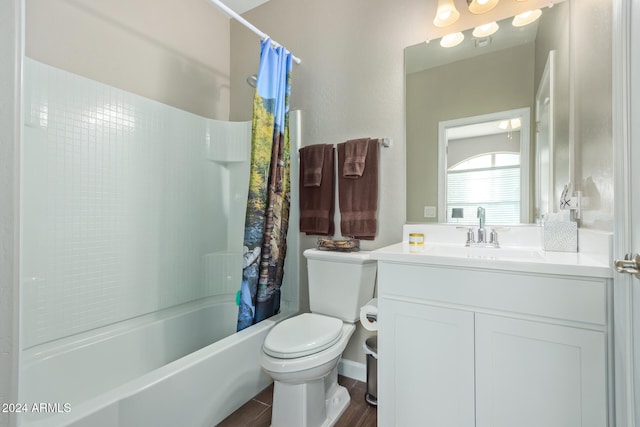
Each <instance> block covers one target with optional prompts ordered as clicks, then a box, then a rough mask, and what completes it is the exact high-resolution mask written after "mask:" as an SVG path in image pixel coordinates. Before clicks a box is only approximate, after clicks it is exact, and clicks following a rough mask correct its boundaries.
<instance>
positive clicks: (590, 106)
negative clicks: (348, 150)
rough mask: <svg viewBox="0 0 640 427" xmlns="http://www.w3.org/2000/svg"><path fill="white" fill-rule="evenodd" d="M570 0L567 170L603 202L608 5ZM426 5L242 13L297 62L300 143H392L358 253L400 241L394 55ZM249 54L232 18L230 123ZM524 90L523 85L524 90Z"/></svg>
mask: <svg viewBox="0 0 640 427" xmlns="http://www.w3.org/2000/svg"><path fill="white" fill-rule="evenodd" d="M573 3H574V4H575V3H578V4H579V5H578V6H579V7H578V8H577V9H578V10H577V12H576V14H575V16H577V18H578V19H580V20H584V21H585V22H584V23H580V24H579V25H578V26H577V29H576V32H575V36H576V40H577V42H576V44H577V45H578V50H577V53H576V56H577V67H576V69H577V70H578V72H585V75H586V77H584V78H582V79H580V83H579V84H580V87H578V88H576V95H577V96H576V104H577V105H576V106H577V109H576V114H577V115H579V116H580V117H578V118H577V123H578V125H579V126H584V128H585V132H582V135H581V136H580V139H577V140H576V145H579V146H581V147H584V149H582V150H579V151H580V152H579V155H578V157H577V158H576V171H577V173H578V181H579V182H582V186H583V187H584V188H587V187H589V185H590V183H591V182H593V183H595V188H596V189H597V192H598V196H599V198H600V200H603V201H605V200H606V202H607V203H609V206H612V203H610V202H611V201H612V199H613V176H612V174H611V173H610V171H611V167H612V159H611V150H612V141H611V137H610V135H611V123H610V110H611V102H610V100H611V88H610V86H611V84H610V79H611V72H610V68H611V58H610V53H609V50H610V40H611V34H610V33H611V28H610V21H611V20H610V15H611V2H610V0H607V1H603V2H600V1H598V0H580V1H574V2H573ZM435 7H436V2H435V1H433V2H425V1H422V0H400V1H395V2H390V1H383V0H352V1H348V2H343V1H339V0H326V1H300V0H271V1H269V2H268V3H266V4H264V5H262V6H260V7H258V8H256V9H254V10H252V11H249V12H248V13H246V14H245V15H244V16H245V17H246V18H247V19H248V20H249V21H251V22H252V23H253V24H255V25H256V26H257V27H258V28H260V29H261V30H263V31H265V32H266V33H268V34H269V35H270V36H271V37H273V38H274V39H275V40H276V41H278V42H280V43H282V44H284V45H286V46H287V47H288V48H289V49H290V50H291V51H292V52H293V53H294V54H296V55H297V56H299V57H300V58H301V59H302V61H303V62H302V64H301V65H299V66H294V70H293V88H292V96H291V105H292V108H294V109H300V110H302V119H303V120H302V138H303V139H302V141H303V145H310V144H318V143H337V142H340V141H344V140H346V139H349V138H352V137H357V136H362V135H371V136H387V137H391V138H392V139H393V141H394V145H393V147H392V148H391V149H385V150H383V153H382V157H381V161H382V163H381V166H382V172H381V174H382V177H381V194H380V196H381V199H380V200H381V206H380V211H379V214H380V224H379V231H378V237H377V238H376V240H375V241H373V242H365V243H364V245H363V246H364V248H365V249H373V248H377V247H381V246H384V245H386V244H389V243H394V242H397V241H399V240H401V238H402V234H401V230H402V224H403V223H404V221H405V208H404V207H405V197H404V194H405V189H406V186H405V175H406V172H407V167H406V166H405V151H407V150H406V144H405V130H404V127H405V114H404V112H405V95H404V93H405V91H404V89H405V86H404V85H405V83H404V80H405V79H404V66H403V64H404V53H403V52H404V48H405V47H406V46H410V45H414V44H416V43H419V42H422V41H424V40H425V39H426V38H427V32H428V30H429V29H428V28H427V27H428V25H427V24H425V23H428V22H430V21H432V20H433V14H434V12H435ZM594 31H595V34H594ZM582 40H583V41H584V42H582ZM258 53H259V43H258V39H257V37H256V36H255V35H254V34H252V33H251V32H249V31H248V30H247V29H245V28H244V27H242V26H240V25H239V24H237V23H235V22H232V25H231V87H232V97H231V107H230V108H231V112H230V117H231V119H232V120H246V119H248V118H249V114H250V113H249V111H250V106H251V94H252V91H251V89H250V88H249V87H248V86H247V85H246V83H245V82H244V80H245V78H246V77H247V76H248V75H250V74H253V73H256V72H257V69H258ZM585 70H586V71H585ZM532 93H533V85H531V89H530V96H531V95H532ZM529 99H532V96H531V98H529ZM518 106H521V105H518ZM588 113H589V114H588ZM589 120H592V121H591V122H589ZM596 127H597V128H596ZM585 150H587V151H588V152H586V153H585ZM406 154H407V156H406V157H407V160H406V162H407V164H408V163H409V162H422V163H421V166H422V168H421V170H422V171H423V175H422V176H421V178H422V180H423V182H425V183H427V182H431V181H432V180H433V182H434V187H433V188H436V187H435V185H436V184H435V180H434V176H435V175H433V174H434V173H437V172H435V171H436V170H437V168H436V167H435V165H437V163H433V165H434V166H431V165H430V161H429V160H424V159H429V158H430V157H429V156H428V155H427V157H423V158H422V159H420V158H417V157H416V156H415V155H414V154H415V153H409V152H408V151H407V153H406ZM434 162H435V160H434ZM589 178H590V179H589ZM589 188H591V187H589ZM406 190H407V192H409V193H410V190H409V189H406ZM587 193H589V192H587ZM436 196H437V195H436V194H435V192H433V194H425V195H424V199H423V200H422V201H419V202H418V203H416V206H418V207H419V209H418V210H417V211H416V209H417V208H410V209H409V210H407V212H406V216H407V219H413V218H415V220H419V221H424V219H423V218H418V216H420V215H421V214H422V208H421V206H422V205H423V204H424V202H425V201H428V202H429V203H430V204H433V205H434V206H435V205H436V203H435V202H436V201H437V197H436ZM414 211H416V212H414ZM411 212H414V213H413V214H412V213H411ZM412 215H413V216H412ZM612 215H613V214H612V211H610V210H607V209H602V208H599V209H598V210H596V211H594V212H593V213H592V212H587V213H586V215H585V217H586V220H585V223H584V225H585V226H587V227H594V228H603V229H607V230H609V229H611V226H610V222H611V220H612ZM596 218H599V219H596ZM302 244H303V248H305V247H312V246H314V244H315V239H311V238H306V239H303V243H302ZM306 287H307V286H306V283H301V295H302V297H303V301H302V302H301V304H302V305H301V306H302V308H304V307H305V304H306V301H305V289H306ZM364 336H366V334H363V333H362V331H361V330H360V329H359V330H358V334H357V336H356V338H355V339H354V340H353V341H354V342H353V343H352V344H351V345H350V347H349V348H348V349H347V351H346V353H345V357H346V358H347V359H351V360H358V361H363V360H364V358H363V357H362V352H361V350H360V345H361V343H362V340H363V339H364Z"/></svg>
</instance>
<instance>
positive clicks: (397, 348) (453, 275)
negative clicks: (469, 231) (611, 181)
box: [372, 225, 612, 427]
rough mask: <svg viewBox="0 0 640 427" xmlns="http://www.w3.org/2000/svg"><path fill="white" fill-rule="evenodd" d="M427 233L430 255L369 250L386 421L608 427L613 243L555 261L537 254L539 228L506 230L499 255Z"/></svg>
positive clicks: (441, 233) (448, 232)
mask: <svg viewBox="0 0 640 427" xmlns="http://www.w3.org/2000/svg"><path fill="white" fill-rule="evenodd" d="M417 227H418V226H405V230H404V233H403V234H404V235H405V236H408V234H409V233H410V232H415V231H416V229H417ZM438 227H439V228H438ZM420 231H421V232H423V233H424V234H425V236H426V238H425V246H424V248H421V249H416V248H415V247H413V246H410V245H409V243H408V242H407V241H405V242H402V243H399V244H396V245H392V246H389V247H386V248H382V249H379V250H377V251H374V252H373V254H372V256H373V257H374V258H375V259H377V260H378V306H379V316H378V322H379V330H378V344H379V347H378V351H379V353H378V355H379V359H378V375H379V378H378V381H379V384H378V385H379V390H378V399H379V407H378V417H379V420H380V421H379V423H380V424H379V425H381V426H413V425H429V426H431V425H432V426H476V427H489V426H490V427H500V426H504V427H513V426H519V427H523V426H532V427H533V426H535V427H539V426H545V427H551V426H558V427H570V426H593V427H596V426H597V427H602V426H606V425H612V424H611V422H610V414H611V411H610V410H609V397H608V396H609V392H608V390H609V381H610V378H611V374H610V372H609V368H608V366H609V365H608V363H607V361H608V360H609V359H610V357H611V339H610V337H611V333H610V328H611V277H612V270H611V268H610V267H609V265H608V260H609V259H610V258H608V259H606V258H605V256H606V255H605V253H606V252H608V248H610V247H611V242H610V235H608V234H601V235H598V234H597V233H596V235H588V234H585V235H584V236H581V239H583V240H584V245H582V246H584V247H585V249H587V247H591V248H593V251H592V252H590V253H586V252H587V251H586V250H585V251H583V252H582V253H558V252H544V251H542V250H540V247H541V245H539V244H538V243H539V242H540V241H541V240H539V238H540V233H541V228H540V227H525V228H520V229H518V228H517V227H514V228H512V229H509V230H507V231H506V232H504V233H503V236H501V237H502V238H503V241H507V243H508V244H507V245H504V244H503V245H502V246H503V247H501V248H465V247H464V241H463V240H462V241H459V242H457V243H456V240H458V239H461V238H462V237H460V236H461V235H460V233H459V232H458V231H457V230H456V229H455V227H447V226H441V225H440V226H433V227H427V228H424V226H422V228H421V229H420Z"/></svg>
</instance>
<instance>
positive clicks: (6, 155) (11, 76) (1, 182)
mask: <svg viewBox="0 0 640 427" xmlns="http://www.w3.org/2000/svg"><path fill="white" fill-rule="evenodd" d="M21 3H22V2H21V1H20V0H9V1H5V2H3V4H2V7H0V58H2V60H1V61H0V201H1V202H0V404H2V403H4V402H17V378H18V376H17V371H18V369H17V367H18V310H17V307H18V303H17V301H18V251H17V248H18V240H17V239H18V232H17V230H18V222H19V218H18V205H19V200H18V177H19V164H20V163H19V161H18V159H19V157H18V153H19V148H18V147H19V141H20V129H21V126H20V100H19V90H18V88H19V87H20V66H21V55H22V50H21V49H22V43H21V40H20V33H21V28H22V25H21V23H20V8H21ZM13 422H15V418H14V416H13V415H10V414H7V413H0V426H1V427H6V426H9V425H10V423H13Z"/></svg>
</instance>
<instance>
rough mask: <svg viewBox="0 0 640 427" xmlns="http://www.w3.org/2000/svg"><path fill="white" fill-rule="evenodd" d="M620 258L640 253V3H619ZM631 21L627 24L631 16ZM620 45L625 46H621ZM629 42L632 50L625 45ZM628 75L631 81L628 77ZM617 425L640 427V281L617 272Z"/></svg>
mask: <svg viewBox="0 0 640 427" xmlns="http://www.w3.org/2000/svg"><path fill="white" fill-rule="evenodd" d="M614 4H615V6H616V10H615V11H616V12H618V14H614V16H615V18H616V19H615V22H614V43H615V45H614V46H616V52H614V82H613V83H614V90H615V92H614V111H615V112H616V114H615V115H614V144H615V145H614V148H615V150H614V153H615V159H614V160H615V162H616V163H615V167H616V183H615V197H616V206H615V228H614V234H615V253H614V255H615V259H617V260H620V259H622V258H624V257H625V255H626V254H634V255H635V254H638V253H640V2H639V1H629V2H627V1H621V0H618V1H615V2H614ZM626 17H630V21H628V22H625V18H626ZM618 45H619V46H618ZM625 46H628V47H629V50H628V51H627V50H625V49H624V47H625ZM627 79H628V80H627ZM614 316H615V319H614V324H615V330H614V335H615V358H614V367H615V368H614V369H615V406H616V426H620V427H640V279H639V278H638V277H637V276H634V275H631V274H625V273H618V274H615V276H614Z"/></svg>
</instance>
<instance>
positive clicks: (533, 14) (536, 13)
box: [513, 9, 542, 27]
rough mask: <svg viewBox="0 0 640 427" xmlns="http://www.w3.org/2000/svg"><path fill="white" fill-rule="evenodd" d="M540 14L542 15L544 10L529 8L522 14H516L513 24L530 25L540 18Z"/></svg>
mask: <svg viewBox="0 0 640 427" xmlns="http://www.w3.org/2000/svg"><path fill="white" fill-rule="evenodd" d="M540 15H542V11H541V10H540V9H535V10H529V11H527V12H524V13H521V14H520V15H516V16H515V17H514V18H513V26H514V27H524V26H525V25H529V24H531V23H532V22H534V21H535V20H536V19H538V18H540Z"/></svg>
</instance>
